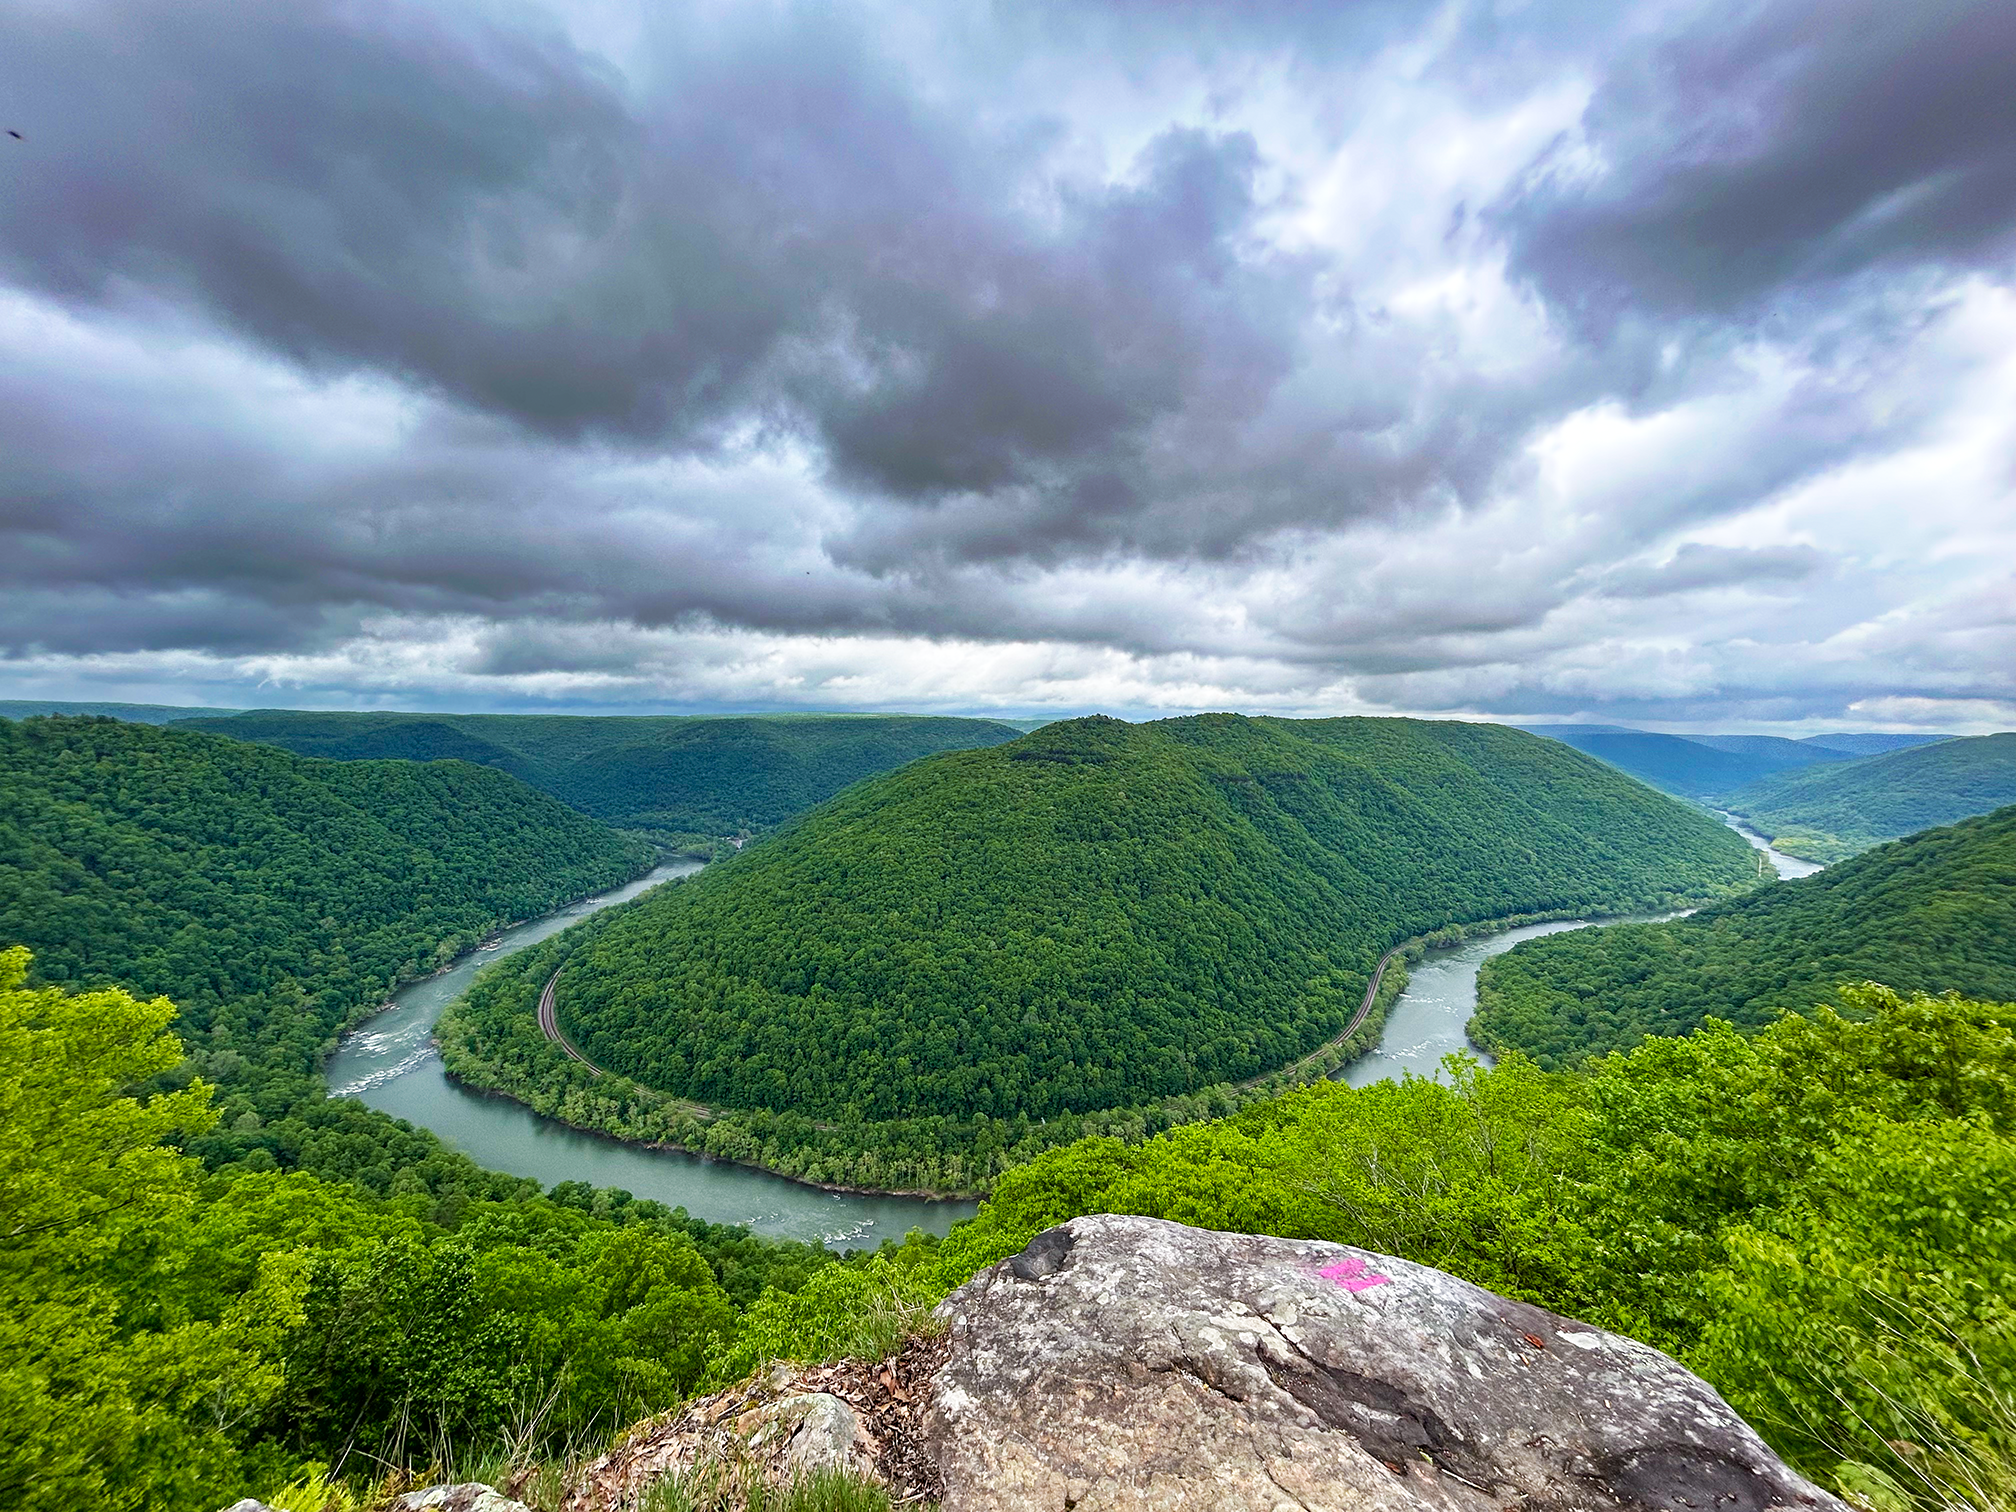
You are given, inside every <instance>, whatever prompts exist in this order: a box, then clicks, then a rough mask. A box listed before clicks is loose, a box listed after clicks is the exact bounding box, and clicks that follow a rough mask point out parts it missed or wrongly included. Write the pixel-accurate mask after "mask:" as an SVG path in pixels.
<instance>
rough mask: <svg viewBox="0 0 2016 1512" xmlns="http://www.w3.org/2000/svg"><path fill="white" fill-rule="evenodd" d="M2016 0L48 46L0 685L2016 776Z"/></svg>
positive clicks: (898, 17)
mask: <svg viewBox="0 0 2016 1512" xmlns="http://www.w3.org/2000/svg"><path fill="white" fill-rule="evenodd" d="M2012 81H2016V6H2012V5H2010V4H2009V3H2008V0H1981V3H1942V0H1916V3H1913V4H1911V5H1898V4H1896V3H1895V0H1762V3H1753V4H1729V3H1677V0H1676V3H1665V0H1648V3H1636V0H1601V3H1583V0H1553V3H1547V4H1533V3H1527V4H1519V3H1502V4H1491V3H1483V0H1462V3H1451V4H1444V5H1432V4H1404V5H1403V4H1399V3H1392V0H1364V3H1356V4H1352V3H1343V0H1327V3H1319V4H1310V5H1300V4H1288V3H1271V0H1246V3H1242V4H1239V5H1236V6H1234V5H1204V4H1192V3H1185V0H1157V3H1145V0H1115V3H1109V4H1105V5H1098V4H1088V3H1073V4H1068V5H1066V4H1056V3H1050V0H1017V3H1014V4H1001V5H997V6H988V5H984V4H970V5H933V4H929V3H918V0H910V3H903V4H875V3H856V0H829V3H824V4H818V5H796V4H767V3H749V4H736V5H716V4H676V3H674V4H663V3H652V4H616V3H612V0H583V3H579V4H574V5H554V6H551V7H548V6H541V5H537V4H517V3H498V4H455V3H436V4H426V5H418V4H406V3H396V0H288V3H286V4H280V5H256V6H255V5H246V4H244V3H243V0H163V3H147V0H0V129H4V130H6V131H9V132H18V133H19V135H18V136H13V135H6V136H0V698H75V699H131V700H140V701H152V702H165V703H193V704H207V705H226V706H248V707H249V706H265V707H297V708H378V707H383V708H434V709H503V710H513V709H555V710H563V709H564V710H591V709H599V710H606V711H610V712H623V711H636V712H644V711H676V710H680V709H694V710H721V709H742V708H748V709H757V708H766V709H789V708H822V709H905V710H914V711H919V712H945V713H964V712H998V713H1002V714H1007V715H1017V714H1019V715H1042V714H1046V713H1066V712H1079V711H1088V710H1095V709H1096V710H1104V711H1108V712H1112V713H1117V714H1121V715H1123V716H1125V717H1156V716H1159V715H1162V714H1175V713H1187V712H1192V711H1196V710H1204V709H1233V710H1241V711H1245V712H1253V713H1261V712H1265V713H1276V714H1286V715H1332V714H1396V713H1409V714H1427V715H1436V716H1442V717H1470V718H1489V719H1500V720H1525V721H1534V722H1544V721H1561V720H1587V721H1598V722H1606V723H1618V724H1627V725H1636V726H1640V727H1644V728H1654V729H1673V730H1689V729H1694V730H1727V731H1756V732H1778V733H1788V734H1799V733H1806V732H1810V731H1816V730H1823V729H1829V730H1832V729H1894V730H1913V729H1916V730H1938V731H1950V732H1955V733H1977V732H1983V731H1987V730H1994V729H2005V728H2009V727H2011V726H2012V725H2016V82H2012Z"/></svg>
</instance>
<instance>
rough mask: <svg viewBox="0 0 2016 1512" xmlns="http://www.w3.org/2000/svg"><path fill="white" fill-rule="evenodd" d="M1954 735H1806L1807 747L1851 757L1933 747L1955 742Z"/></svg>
mask: <svg viewBox="0 0 2016 1512" xmlns="http://www.w3.org/2000/svg"><path fill="white" fill-rule="evenodd" d="M1958 738H1959V737H1957V736H1954V735H1892V734H1875V735H1808V736H1807V737H1806V741H1805V743H1806V744H1807V745H1817V746H1824V747H1826V748H1827V749H1828V750H1832V751H1846V752H1847V753H1848V754H1849V755H1851V756H1880V755H1882V754H1883V753H1884V752H1885V751H1902V750H1908V749H1909V748H1910V747H1912V746H1921V745H1933V744H1936V743H1937V742H1939V741H1941V740H1955V739H1958Z"/></svg>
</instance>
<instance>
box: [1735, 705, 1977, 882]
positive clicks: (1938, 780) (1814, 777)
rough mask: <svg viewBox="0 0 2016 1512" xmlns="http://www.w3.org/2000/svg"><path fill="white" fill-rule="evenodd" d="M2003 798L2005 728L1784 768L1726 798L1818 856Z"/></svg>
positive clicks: (1766, 828)
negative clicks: (1822, 763) (1823, 764)
mask: <svg viewBox="0 0 2016 1512" xmlns="http://www.w3.org/2000/svg"><path fill="white" fill-rule="evenodd" d="M2005 803H2016V733H2012V732H2007V731H2005V732H2004V733H2002V734H2000V735H1977V736H1974V737H1972V738H1970V739H1961V740H1942V741H1939V742H1938V743H1936V744H1931V745H1916V746H1911V747H1908V748H1906V749H1903V750H1896V751H1891V752H1888V753H1887V754H1884V755H1879V756H1870V757H1867V758H1865V759H1863V760H1860V761H1853V762H1844V763H1842V764H1840V765H1838V766H1826V767H1816V768H1814V769H1812V770H1810V771H1803V772H1786V773H1783V774H1781V775H1779V776H1776V777H1770V778H1766V779H1764V780H1763V781H1760V782H1754V783H1751V784H1750V785H1749V786H1747V787H1744V788H1741V789H1739V790H1738V791H1736V792H1734V793H1731V794H1729V795H1727V796H1726V797H1724V798H1723V799H1722V800H1721V804H1722V806H1723V807H1724V808H1727V809H1728V810H1730V811H1731V812H1732V813H1735V814H1738V815H1740V816H1742V818H1743V819H1744V820H1745V821H1746V822H1747V823H1749V824H1750V825H1751V826H1752V827H1753V828H1755V829H1756V830H1757V831H1758V833H1760V834H1762V835H1764V836H1766V837H1767V838H1768V839H1770V840H1771V841H1772V842H1773V843H1774V844H1775V845H1777V846H1778V847H1779V849H1781V850H1783V851H1784V852H1785V853H1786V854H1788V855H1793V856H1803V857H1805V858H1806V859H1807V860H1809V861H1820V862H1829V861H1838V860H1840V859H1841V858H1842V857H1843V856H1852V855H1854V854H1855V853H1856V852H1857V851H1860V850H1866V849H1867V848H1868V847H1870V846H1872V845H1876V844H1879V843H1880V842H1882V841H1885V840H1894V839H1896V838H1897V837H1898V836H1900V835H1909V834H1912V833H1914V832H1915V831H1918V830H1921V829H1926V828H1929V827H1930V826H1932V825H1935V824H1951V823H1953V822H1954V821H1955V820H1956V819H1965V818H1968V817H1969V816H1970V815H1974V814H1985V813H1987V812H1989V811H1990V810H1991V809H1995V808H1999V807H2000V806H2001V805H2003V804H2005Z"/></svg>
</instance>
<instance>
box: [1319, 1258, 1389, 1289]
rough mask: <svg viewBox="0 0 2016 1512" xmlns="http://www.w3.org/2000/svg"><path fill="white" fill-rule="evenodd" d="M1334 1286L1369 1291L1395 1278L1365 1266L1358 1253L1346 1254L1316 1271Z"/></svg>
mask: <svg viewBox="0 0 2016 1512" xmlns="http://www.w3.org/2000/svg"><path fill="white" fill-rule="evenodd" d="M1316 1274H1317V1275H1319V1276H1321V1277H1322V1278H1323V1279H1324V1280H1325V1281H1328V1282H1329V1283H1330V1284H1331V1285H1333V1286H1341V1287H1343V1288H1344V1290H1346V1291H1353V1292H1361V1291H1368V1290H1370V1289H1371V1288H1372V1287H1375V1286H1384V1285H1385V1284H1386V1283H1387V1282H1388V1281H1391V1280H1392V1279H1393V1278H1392V1277H1391V1276H1381V1275H1378V1274H1377V1273H1375V1272H1372V1271H1368V1270H1367V1269H1366V1268H1365V1262H1364V1261H1363V1260H1360V1259H1359V1258H1358V1257H1357V1256H1356V1255H1346V1256H1345V1257H1344V1258H1343V1259H1342V1260H1339V1261H1336V1262H1335V1263H1334V1264H1331V1265H1326V1266H1324V1267H1323V1268H1322V1269H1321V1270H1319V1271H1317V1272H1316Z"/></svg>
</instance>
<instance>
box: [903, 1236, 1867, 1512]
mask: <svg viewBox="0 0 2016 1512" xmlns="http://www.w3.org/2000/svg"><path fill="white" fill-rule="evenodd" d="M940 1315H941V1317H943V1318H944V1319H946V1320H947V1321H948V1322H949V1323H950V1325H951V1339H950V1354H949V1357H948V1359H947V1361H946V1363H945V1365H944V1366H943V1368H942V1369H941V1370H940V1371H939V1372H938V1374H937V1375H936V1376H935V1377H934V1378H933V1380H932V1383H931V1393H930V1399H929V1406H928V1409H927V1411H926V1412H925V1415H924V1437H925V1442H926V1444H927V1446H928V1447H929V1449H930V1451H931V1452H932V1454H933V1455H934V1457H935V1458H936V1460H937V1465H938V1470H939V1473H940V1474H941V1475H942V1477H943V1480H944V1503H943V1506H944V1512H979V1509H981V1508H987V1509H990V1512H991V1509H999V1512H1038V1509H1040V1512H1065V1509H1067V1508H1068V1509H1073V1512H1108V1509H1115V1508H1130V1509H1172V1512H1173V1509H1178V1508H1182V1509H1190V1508H1195V1509H1199V1512H1202V1509H1206V1508H1210V1509H1215V1512H1419V1509H1427V1508H1434V1509H1437V1512H1510V1509H1515V1508H1519V1509H1527V1508H1530V1509H1533V1512H1541V1509H1546V1512H1598V1509H1601V1512H1618V1509H1620V1508H1621V1509H1632V1512H1654V1509H1657V1512H1690V1509H1700V1512H1711V1509H1712V1512H1781V1509H1782V1512H1846V1509H1845V1508H1844V1507H1843V1505H1842V1503H1841V1502H1839V1501H1838V1500H1836V1499H1835V1498H1834V1497H1832V1496H1830V1495H1828V1494H1827V1493H1826V1492H1824V1491H1821V1490H1819V1489H1818V1488H1817V1487H1815V1486H1812V1485H1810V1484H1808V1483H1807V1482H1806V1481H1804V1480H1802V1479H1801V1478H1800V1477H1799V1476H1797V1475H1795V1474H1794V1473H1793V1472H1792V1471H1791V1470H1790V1469H1788V1468H1787V1467H1786V1466H1785V1465H1784V1464H1783V1463H1782V1462H1780V1461H1779V1460H1778V1458H1777V1457H1776V1456H1775V1455H1773V1454H1772V1453H1771V1451H1770V1450H1769V1449H1768V1448H1766V1447H1765V1445H1764V1443H1763V1441H1762V1440H1761V1439H1759V1438H1758V1437H1757V1435H1756V1434H1755V1433H1754V1432H1752V1431H1751V1429H1750V1428H1749V1426H1748V1425H1747V1424H1745V1423H1744V1422H1743V1420H1742V1419H1741V1418H1739V1417H1737V1415H1736V1414H1735V1412H1734V1411H1732V1410H1731V1409H1730V1407H1729V1406H1728V1404H1727V1403H1725V1402H1724V1401H1723V1400H1722V1398H1721V1397H1720V1396H1718V1395H1717V1394H1716V1392H1715V1391H1714V1389H1713V1388H1712V1387H1710V1386H1709V1385H1708V1384H1707V1383H1706V1382H1704V1381H1702V1380H1701V1379H1700V1378H1699V1377H1697V1376H1695V1375H1692V1374H1691V1373H1689V1372H1688V1371H1686V1370H1684V1369H1682V1368H1681V1367H1680V1366H1679V1365H1678V1364H1677V1363H1675V1362H1674V1361H1673V1360H1671V1359H1669V1358H1668V1357H1667V1356H1665V1355H1663V1354H1661V1353H1659V1351H1657V1350H1655V1349H1652V1348H1649V1347H1648V1346H1646V1345H1643V1344H1640V1343H1637V1342H1636V1341H1634V1340H1631V1339H1626V1338H1622V1337H1620V1336H1618V1335H1616V1334H1611V1333H1605V1332H1603V1331H1602V1330H1600V1329H1595V1328H1590V1327H1587V1326H1586V1325H1584V1324H1580V1323H1574V1322H1570V1321H1569V1320H1567V1319H1565V1318H1560V1317H1556V1316H1555V1315H1554V1314H1552V1313H1549V1312H1545V1311H1543V1310H1542V1309H1540V1308H1537V1307H1532V1306H1528V1305H1527V1304H1525V1303H1520V1302H1513V1301H1509V1300H1507V1299H1506V1298H1504V1297H1500V1296H1497V1295H1495V1294H1494V1293H1491V1292H1487V1291H1485V1290H1483V1289H1482V1288H1480V1287H1476V1286H1472V1285H1470V1284H1469V1283H1468V1282H1466V1281H1459V1280H1457V1279H1456V1278H1455V1277H1454V1276H1450V1275H1447V1274H1445V1273H1443V1272H1441V1271H1437V1270H1430V1269H1428V1268H1427V1267H1425V1266H1419V1265H1414V1264H1411V1263H1409V1262H1408V1261H1405V1260H1395V1259H1390V1258H1388V1257H1386V1256H1383V1255H1377V1254H1373V1253H1371V1252H1369V1251H1364V1250H1353V1249H1348V1248H1346V1247H1344V1246H1342V1245H1336V1244H1322V1243H1316V1242H1309V1241H1301V1240H1291V1239H1274V1238H1266V1237H1257V1236H1252V1235H1243V1234H1219V1233H1212V1232H1208V1231H1206V1230H1202V1229H1193V1228H1186V1227H1184V1226H1183V1225H1181V1224H1175V1223H1164V1222H1160V1221H1158V1220H1156V1219H1152V1218H1124V1217H1113V1216H1095V1217H1087V1218H1077V1219H1073V1220H1072V1221H1071V1222H1070V1223H1068V1224H1065V1225H1063V1226H1062V1227H1060V1228H1055V1229H1051V1230H1049V1231H1048V1232H1047V1233H1044V1234H1041V1235H1038V1236H1037V1238H1036V1239H1035V1240H1033V1241H1032V1242H1031V1243H1030V1245H1029V1247H1028V1248H1027V1249H1026V1250H1024V1251H1023V1252H1022V1253H1021V1254H1019V1255H1017V1256H1015V1257H1014V1258H1012V1259H1010V1260H1005V1261H1003V1262H1002V1263H1001V1264H999V1265H996V1266H994V1267H992V1268H990V1269H989V1270H986V1271H983V1272H981V1273H980V1275H978V1276H976V1277H975V1278H974V1279H973V1280H972V1281H970V1282H968V1283H967V1284H966V1285H965V1286H963V1287H961V1288H960V1289H959V1290H958V1291H956V1292H954V1293H953V1294H952V1296H951V1297H949V1298H947V1299H946V1301H945V1303H944V1304H943V1306H942V1307H941V1309H940Z"/></svg>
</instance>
